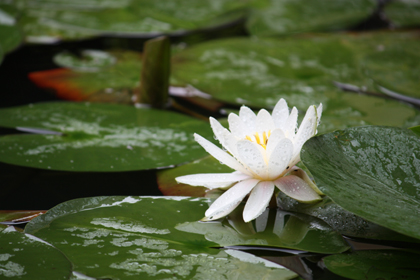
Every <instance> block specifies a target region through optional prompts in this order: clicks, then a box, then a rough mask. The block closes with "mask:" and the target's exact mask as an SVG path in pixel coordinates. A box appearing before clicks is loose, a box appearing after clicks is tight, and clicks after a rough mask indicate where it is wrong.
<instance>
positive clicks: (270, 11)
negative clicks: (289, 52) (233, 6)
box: [247, 0, 377, 36]
mask: <svg viewBox="0 0 420 280" xmlns="http://www.w3.org/2000/svg"><path fill="white" fill-rule="evenodd" d="M261 6H262V7H261V8H260V9H258V10H256V11H254V13H252V16H251V18H250V19H249V20H248V22H247V27H248V30H249V32H250V33H251V34H252V35H257V36H273V35H284V34H291V33H297V32H310V31H336V30H343V29H348V28H351V27H353V26H355V25H356V24H357V23H360V22H361V21H363V20H365V19H367V18H368V17H369V16H370V15H372V14H373V12H374V11H375V8H376V7H377V1H374V0H356V1H353V0H320V1H305V0H283V1H275V0H271V1H269V3H268V5H265V6H263V5H261Z"/></svg>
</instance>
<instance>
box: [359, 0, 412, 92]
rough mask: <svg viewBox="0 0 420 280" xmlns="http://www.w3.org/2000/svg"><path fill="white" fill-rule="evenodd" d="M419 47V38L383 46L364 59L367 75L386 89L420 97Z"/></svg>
mask: <svg viewBox="0 0 420 280" xmlns="http://www.w3.org/2000/svg"><path fill="white" fill-rule="evenodd" d="M419 7H420V2H419ZM419 13H420V12H419ZM402 45H404V47H402ZM419 47H420V44H419V41H418V39H417V40H404V43H403V44H393V45H387V46H382V50H380V51H377V52H375V53H372V54H369V55H366V57H365V58H364V59H363V67H364V69H365V73H366V75H367V76H368V77H369V78H371V79H373V80H374V82H375V83H376V85H378V86H380V87H382V88H385V89H386V90H391V91H393V92H397V93H399V94H404V95H407V96H411V97H416V98H419V97H420V93H419V92H420V83H419V77H420V66H419V63H418V62H419V61H420V54H419V52H418V49H419Z"/></svg>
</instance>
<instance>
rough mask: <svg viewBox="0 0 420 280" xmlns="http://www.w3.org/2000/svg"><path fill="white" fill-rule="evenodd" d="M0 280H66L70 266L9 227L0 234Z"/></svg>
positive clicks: (47, 247)
mask: <svg viewBox="0 0 420 280" xmlns="http://www.w3.org/2000/svg"><path fill="white" fill-rule="evenodd" d="M0 249H1V253H0V277H1V278H2V279H28V280H37V279H39V280H41V279H57V280H58V279H63V280H65V279H68V278H69V276H70V274H71V271H72V265H71V263H70V262H69V261H68V260H67V258H66V257H65V256H64V255H63V254H62V253H61V252H60V251H58V250H57V249H55V248H54V247H53V246H51V245H50V244H48V243H46V242H45V241H43V240H41V239H38V238H36V237H34V236H32V235H29V234H23V233H20V232H17V231H16V230H14V229H13V227H8V228H6V229H4V230H3V231H1V230H0Z"/></svg>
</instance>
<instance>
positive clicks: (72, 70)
mask: <svg viewBox="0 0 420 280" xmlns="http://www.w3.org/2000/svg"><path fill="white" fill-rule="evenodd" d="M91 53H92V51H90V54H91ZM96 54H97V52H96ZM101 54H103V55H102V56H105V57H104V59H101V61H102V63H98V62H97V61H95V60H94V59H83V57H82V58H79V57H76V56H75V55H72V54H70V53H62V54H61V55H60V56H58V57H56V58H55V60H56V61H58V62H59V63H60V65H61V66H65V67H67V68H60V69H52V70H46V71H38V72H33V73H30V75H29V78H30V79H31V80H32V81H33V82H34V83H35V84H36V85H38V86H39V87H42V88H48V89H54V91H55V94H56V95H57V96H58V97H60V98H62V99H68V100H73V101H92V102H110V103H119V104H131V103H132V96H133V90H134V89H135V88H136V87H138V86H139V83H140V71H141V55H140V53H137V52H130V51H124V52H122V51H110V52H101ZM88 55H89V53H88ZM92 60H93V61H92ZM98 64H99V65H98Z"/></svg>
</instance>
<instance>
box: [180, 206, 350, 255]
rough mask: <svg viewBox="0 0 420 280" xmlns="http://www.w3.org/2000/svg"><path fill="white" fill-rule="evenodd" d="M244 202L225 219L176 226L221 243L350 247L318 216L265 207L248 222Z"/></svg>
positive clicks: (329, 249)
mask: <svg viewBox="0 0 420 280" xmlns="http://www.w3.org/2000/svg"><path fill="white" fill-rule="evenodd" d="M243 206H244V205H241V206H239V207H238V208H237V209H235V211H234V212H232V213H230V214H229V217H228V219H227V220H226V221H224V222H222V223H220V222H216V223H202V222H197V221H194V222H186V223H181V224H179V225H177V226H176V227H175V228H176V229H178V230H181V231H186V232H191V233H198V234H202V235H204V236H205V238H206V240H210V241H213V242H216V243H217V244H219V245H220V246H261V247H268V249H270V248H271V249H272V248H286V249H292V250H300V251H309V252H314V253H322V254H331V253H334V252H344V251H346V250H347V249H349V246H348V244H347V243H346V242H345V241H344V240H343V238H342V237H341V235H340V234H338V233H337V232H335V231H334V230H333V229H332V228H331V227H330V226H328V224H326V223H325V222H323V221H322V220H319V219H317V218H315V217H311V216H308V215H305V214H299V213H291V212H285V211H281V210H278V209H266V210H265V211H264V212H263V213H262V214H261V215H260V216H259V217H258V218H256V219H255V221H254V222H252V223H245V222H244V220H243V218H242V212H243ZM203 214H204V213H203ZM266 249H267V248H266Z"/></svg>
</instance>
